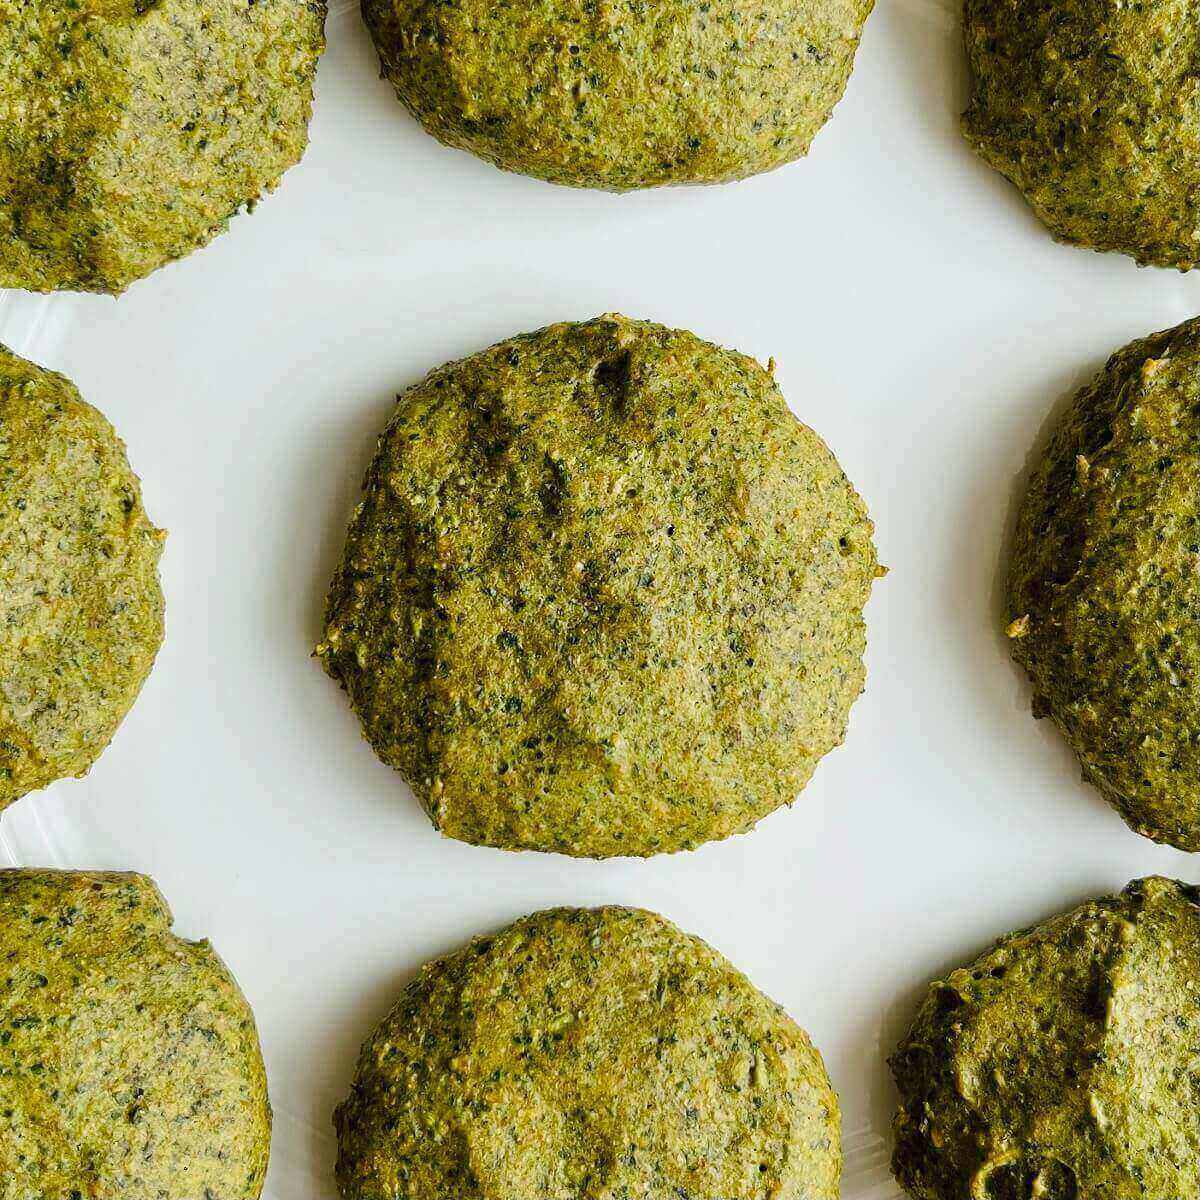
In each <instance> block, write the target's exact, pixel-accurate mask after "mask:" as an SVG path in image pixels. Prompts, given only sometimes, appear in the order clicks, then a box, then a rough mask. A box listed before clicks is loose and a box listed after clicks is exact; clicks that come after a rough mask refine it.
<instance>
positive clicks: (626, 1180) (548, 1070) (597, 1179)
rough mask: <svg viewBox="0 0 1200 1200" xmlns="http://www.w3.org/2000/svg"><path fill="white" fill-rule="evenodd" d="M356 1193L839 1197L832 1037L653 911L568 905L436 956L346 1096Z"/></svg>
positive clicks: (373, 1043) (357, 1197)
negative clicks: (813, 1031) (801, 1022)
mask: <svg viewBox="0 0 1200 1200" xmlns="http://www.w3.org/2000/svg"><path fill="white" fill-rule="evenodd" d="M334 1122H335V1124H336V1126H337V1131H338V1143H339V1156H338V1164H337V1179H338V1184H339V1186H340V1188H341V1194H342V1196H343V1198H344V1200H394V1198H395V1197H399V1196H403V1197H405V1200H498V1198H501V1197H502V1198H503V1200H518V1198H520V1200H538V1198H540V1197H560V1196H561V1197H566V1196H578V1197H583V1196H596V1197H600V1196H606V1197H613V1198H614V1200H615V1198H616V1197H625V1196H628V1197H634V1196H636V1197H638V1200H678V1198H679V1197H681V1196H693V1197H696V1198H697V1200H710V1198H712V1200H715V1198H717V1197H720V1198H721V1200H761V1198H762V1197H766V1196H770V1197H772V1198H773V1200H836V1197H837V1195H838V1179H839V1176H840V1173H841V1137H840V1118H839V1114H838V1103H837V1097H836V1096H835V1095H834V1092H833V1089H832V1088H831V1087H830V1083H829V1077H828V1076H827V1075H826V1073H825V1068H824V1065H823V1064H822V1062H821V1057H820V1055H819V1054H818V1052H817V1050H816V1049H815V1048H814V1047H813V1045H812V1043H811V1042H810V1041H809V1039H808V1036H807V1035H806V1034H805V1033H804V1031H803V1030H801V1029H800V1028H799V1027H798V1026H797V1025H796V1024H795V1023H794V1022H793V1021H792V1020H791V1018H789V1017H788V1015H787V1014H786V1013H785V1012H784V1011H783V1010H782V1009H781V1008H780V1007H779V1006H778V1005H777V1004H774V1003H773V1002H772V1001H770V1000H768V999H767V998H766V997H765V996H764V995H763V994H762V993H761V992H759V991H758V990H756V989H755V988H754V987H753V985H752V984H751V983H750V982H749V980H747V979H746V977H745V976H744V975H742V974H741V973H740V972H738V971H736V970H735V969H734V968H733V967H732V966H731V965H730V964H729V963H728V962H727V961H726V960H725V959H724V958H723V957H722V956H721V955H719V954H717V953H716V951H714V950H713V949H712V948H711V947H709V946H707V945H706V944H705V943H704V942H702V941H700V939H699V938H695V937H689V936H688V935H687V934H684V933H682V932H680V930H678V929H677V928H676V927H675V926H674V925H672V924H670V922H668V921H665V920H663V918H662V917H658V916H655V915H654V914H653V913H648V912H643V911H640V910H637V909H629V908H592V909H567V908H560V909H552V910H549V911H546V912H540V913H535V914H534V915H533V916H531V917H526V918H524V919H523V920H520V921H517V922H516V923H515V924H514V925H511V926H509V927H508V928H507V929H505V930H503V931H502V932H501V933H498V934H496V935H495V936H493V937H485V938H480V939H478V940H476V941H475V942H473V943H471V945H469V946H468V947H467V948H466V949H465V950H462V951H460V952H459V953H457V954H452V955H450V956H448V957H446V958H443V959H439V960H438V961H436V962H433V963H430V964H429V965H428V966H426V967H425V968H424V969H423V970H422V971H421V973H420V975H419V976H418V977H417V978H416V979H415V980H414V981H413V982H412V983H411V984H409V986H408V987H407V988H406V989H405V990H404V993H403V994H402V995H401V997H400V999H399V1001H398V1002H397V1004H396V1005H395V1007H394V1008H393V1009H392V1011H391V1012H390V1013H389V1014H388V1015H387V1017H385V1018H384V1020H383V1021H382V1023H381V1024H380V1025H379V1027H378V1028H377V1029H376V1030H375V1032H374V1033H373V1034H372V1035H371V1037H370V1039H369V1040H368V1041H367V1042H366V1044H365V1045H364V1046H363V1048H362V1054H361V1056H360V1058H359V1062H358V1070H357V1073H356V1075H355V1079H354V1084H353V1086H352V1088H351V1091H350V1095H349V1097H348V1098H347V1099H346V1101H345V1102H344V1103H343V1104H342V1105H341V1106H340V1107H339V1108H338V1110H337V1112H336V1114H335V1117H334Z"/></svg>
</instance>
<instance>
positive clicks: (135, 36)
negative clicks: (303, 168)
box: [0, 0, 325, 293]
mask: <svg viewBox="0 0 1200 1200" xmlns="http://www.w3.org/2000/svg"><path fill="white" fill-rule="evenodd" d="M324 24H325V4H324V0H251V2H250V3H246V0H241V2H240V3H234V2H231V0H34V2H32V3H31V2H30V0H0V287H12V288H27V289H29V290H32V291H39V292H49V291H59V290H70V291H86V292H112V293H118V292H122V291H124V290H125V288H127V287H128V286H129V285H130V284H131V283H133V282H134V281H135V280H137V279H141V278H142V277H143V276H145V275H148V274H149V273H150V272H151V271H153V270H155V269H156V268H158V267H161V266H162V265H163V264H164V263H167V262H170V261H171V260H172V259H177V258H182V257H183V256H184V255H185V254H189V253H190V252H191V251H192V250H195V249H197V248H198V247H200V246H203V245H205V244H206V243H207V242H208V241H210V240H211V239H212V238H213V237H214V236H216V235H217V234H218V233H221V232H222V231H223V230H224V229H225V227H226V225H227V224H228V221H229V218H230V217H231V216H233V214H234V213H235V212H237V210H238V209H239V208H241V207H242V206H243V205H251V206H252V205H253V204H254V203H255V202H256V201H257V200H258V199H259V198H260V196H262V194H263V193H264V192H268V191H270V190H272V189H273V188H274V187H275V185H276V184H277V183H278V182H279V179H280V176H281V175H282V174H283V172H284V171H285V170H287V168H288V167H290V166H292V165H293V164H294V163H296V162H298V161H299V159H300V156H301V155H302V154H303V153H304V148H305V146H306V145H307V142H308V118H309V113H310V112H311V109H312V95H313V76H314V73H315V71H316V66H317V59H318V58H319V57H320V54H321V51H322V49H323V48H324Z"/></svg>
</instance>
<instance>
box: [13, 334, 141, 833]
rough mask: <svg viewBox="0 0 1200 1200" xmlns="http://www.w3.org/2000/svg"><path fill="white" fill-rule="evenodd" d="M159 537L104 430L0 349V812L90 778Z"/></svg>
mask: <svg viewBox="0 0 1200 1200" xmlns="http://www.w3.org/2000/svg"><path fill="white" fill-rule="evenodd" d="M162 542H163V534H162V533H161V532H160V531H159V530H157V529H155V528H154V526H153V525H151V523H150V521H149V519H148V518H147V516H146V513H145V510H144V509H143V508H142V497H141V490H140V488H139V486H138V480H137V476H136V475H134V474H133V472H132V471H131V470H130V469H129V463H128V462H127V461H126V458H125V447H124V445H122V443H121V441H120V439H118V437H117V435H116V433H114V432H113V428H112V426H111V425H110V424H109V423H108V422H107V421H106V420H105V419H104V417H103V416H101V415H100V413H98V412H97V411H96V410H95V409H94V408H93V407H92V406H91V405H90V404H87V403H85V402H84V401H83V400H82V399H81V398H80V396H79V393H78V392H77V391H76V390H75V387H74V385H73V384H71V383H70V381H69V380H67V379H64V378H63V376H61V375H57V374H55V373H54V372H53V371H45V370H42V369H41V368H40V367H36V366H34V365H33V363H30V362H26V361H25V360H24V359H22V358H18V357H17V356H16V355H15V354H12V353H10V352H9V351H7V350H5V349H4V348H3V347H2V346H0V809H2V808H4V807H6V806H7V805H9V804H11V803H12V802H13V801H14V800H16V799H18V798H20V797H21V796H23V795H25V793H26V792H31V791H34V790H35V789H36V788H42V787H45V786H46V785H47V784H48V783H52V782H53V781H54V780H56V779H61V778H63V777H64V776H67V775H83V774H86V772H87V770H88V768H89V767H90V766H91V765H92V763H93V762H95V760H96V759H97V757H99V755H100V753H101V751H103V749H104V748H105V746H107V745H108V743H109V741H110V740H111V739H112V736H113V734H114V733H115V732H116V730H117V726H118V725H119V724H120V723H121V721H122V719H123V718H124V716H125V714H126V713H127V712H128V711H129V709H130V707H131V706H132V704H133V702H134V700H135V699H136V698H137V694H138V692H139V691H140V690H141V687H142V684H143V683H144V682H145V679H146V676H147V675H148V674H149V673H150V668H151V666H152V665H153V663H154V656H155V654H156V653H157V652H158V647H159V645H160V644H161V643H162V637H163V596H162V589H161V587H160V585H159V580H158V559H159V555H160V553H161V551H162Z"/></svg>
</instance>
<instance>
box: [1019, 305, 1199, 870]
mask: <svg viewBox="0 0 1200 1200" xmlns="http://www.w3.org/2000/svg"><path fill="white" fill-rule="evenodd" d="M1198 554H1200V321H1188V322H1186V323H1185V324H1183V325H1180V326H1178V327H1177V328H1175V329H1170V330H1167V331H1166V332H1164V333H1157V334H1154V335H1153V336H1151V337H1148V338H1144V339H1142V340H1140V341H1136V342H1133V343H1132V344H1130V345H1128V346H1126V347H1125V348H1124V349H1122V350H1120V351H1118V352H1117V353H1116V354H1114V355H1113V357H1112V358H1111V359H1110V360H1109V362H1108V365H1107V366H1106V367H1105V368H1104V370H1103V371H1102V372H1101V373H1100V375H1099V376H1098V377H1097V378H1096V379H1095V380H1093V381H1092V383H1090V384H1089V385H1088V386H1087V387H1085V388H1084V389H1083V390H1082V391H1080V392H1079V394H1078V395H1077V396H1076V397H1075V398H1074V401H1073V402H1072V404H1071V407H1070V409H1069V411H1068V412H1067V414H1066V416H1065V417H1064V419H1063V421H1062V423H1061V425H1060V426H1059V428H1058V429H1057V431H1056V432H1055V434H1054V437H1053V440H1052V441H1051V443H1050V446H1049V448H1048V450H1047V451H1046V453H1045V456H1044V457H1043V459H1042V461H1041V462H1040V463H1039V464H1038V465H1037V467H1036V468H1035V470H1034V472H1033V475H1032V477H1031V479H1030V484H1029V491H1028V494H1027V496H1026V498H1025V501H1024V504H1023V506H1022V508H1021V512H1020V516H1019V519H1018V525H1017V531H1016V536H1015V538H1014V542H1013V548H1012V558H1011V562H1010V564H1009V578H1008V619H1009V621H1010V624H1009V627H1008V632H1009V636H1010V638H1011V642H1010V645H1011V646H1012V651H1013V656H1014V657H1015V659H1016V660H1017V662H1018V663H1019V664H1020V665H1021V666H1022V667H1024V668H1025V670H1026V671H1027V672H1028V674H1029V677H1030V679H1031V680H1032V682H1033V691H1034V712H1035V714H1036V715H1038V716H1043V715H1049V716H1051V717H1053V719H1054V721H1055V723H1056V724H1057V725H1058V726H1059V728H1060V729H1061V730H1062V731H1063V733H1064V734H1065V736H1066V739H1067V741H1068V742H1069V743H1070V746H1071V748H1072V749H1073V750H1074V751H1075V753H1076V755H1078V757H1079V761H1080V763H1081V764H1082V767H1083V776H1084V778H1085V779H1086V780H1088V781H1089V782H1090V783H1092V784H1094V785H1095V786H1096V787H1097V788H1099V789H1100V791H1101V792H1102V793H1103V794H1104V796H1105V798H1106V799H1107V800H1108V801H1109V802H1110V803H1111V804H1112V805H1113V806H1114V807H1115V808H1116V809H1117V811H1118V812H1120V814H1121V815H1122V816H1123V817H1124V818H1125V820H1126V821H1127V822H1128V824H1129V825H1130V826H1131V827H1132V828H1133V829H1135V830H1136V831H1137V832H1138V833H1141V834H1144V835H1145V836H1147V837H1150V838H1153V839H1154V840H1155V841H1159V842H1169V843H1170V844H1171V845H1173V846H1177V847H1179V848H1180V849H1182V850H1192V851H1195V850H1200V735H1198V734H1197V730H1198V729H1200V699H1198V695H1200V693H1198V692H1197V688H1198V687H1200V624H1198V622H1197V614H1200V573H1198V572H1197V555H1198Z"/></svg>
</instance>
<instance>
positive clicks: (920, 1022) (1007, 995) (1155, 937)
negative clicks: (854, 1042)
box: [892, 878, 1200, 1200]
mask: <svg viewBox="0 0 1200 1200" xmlns="http://www.w3.org/2000/svg"><path fill="white" fill-rule="evenodd" d="M1197 979H1200V892H1198V891H1197V889H1196V888H1194V887H1192V886H1189V885H1187V884H1182V883H1178V882H1176V881H1174V880H1168V879H1160V878H1150V879H1142V880H1138V881H1135V882H1134V883H1131V884H1130V885H1129V886H1128V887H1127V888H1126V889H1125V890H1124V891H1123V892H1122V893H1121V894H1120V895H1118V896H1108V897H1104V898H1103V899H1100V900H1096V901H1093V902H1092V903H1089V904H1084V905H1082V906H1081V907H1080V908H1077V909H1075V910H1074V911H1073V912H1069V913H1066V914H1064V915H1062V916H1059V917H1055V918H1054V919H1052V920H1049V921H1046V922H1044V923H1043V924H1041V925H1038V926H1037V927H1036V928H1034V929H1030V930H1024V931H1022V932H1019V933H1014V934H1011V935H1009V936H1008V937H1006V938H1003V939H1002V940H1001V941H999V942H998V943H997V944H996V945H995V947H994V948H993V949H991V950H989V951H988V952H987V953H986V954H984V955H983V956H982V957H981V958H979V959H977V960H976V961H975V962H973V963H972V964H971V965H970V966H967V967H963V968H961V969H959V970H957V971H953V972H951V973H950V974H949V975H948V976H947V977H946V978H945V979H943V980H940V981H938V982H936V983H934V984H932V985H931V986H930V988H929V992H928V995H927V996H926V999H925V1001H924V1003H923V1004H922V1005H921V1007H920V1010H919V1011H918V1013H917V1017H916V1020H915V1021H914V1022H913V1026H912V1028H911V1029H910V1030H909V1032H908V1035H907V1036H906V1037H905V1039H904V1041H903V1042H902V1043H901V1045H900V1047H899V1049H898V1050H897V1052H896V1054H895V1055H894V1056H893V1058H892V1071H893V1073H894V1074H895V1077H896V1083H897V1086H898V1088H899V1091H900V1109H899V1112H898V1114H897V1116H896V1122H895V1132H896V1143H895V1153H894V1156H893V1169H894V1170H895V1173H896V1177H897V1179H898V1180H899V1181H900V1183H901V1185H902V1186H903V1187H904V1189H905V1190H906V1191H907V1192H908V1194H909V1195H910V1196H913V1197H914V1198H915V1200H1183V1198H1184V1197H1191V1196H1196V1195H1200V1109H1198V1108H1197V1105H1196V1081H1197V1068H1196V1044H1197V1039H1198V1038H1200V989H1198V988H1197V986H1196V981H1197Z"/></svg>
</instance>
